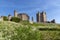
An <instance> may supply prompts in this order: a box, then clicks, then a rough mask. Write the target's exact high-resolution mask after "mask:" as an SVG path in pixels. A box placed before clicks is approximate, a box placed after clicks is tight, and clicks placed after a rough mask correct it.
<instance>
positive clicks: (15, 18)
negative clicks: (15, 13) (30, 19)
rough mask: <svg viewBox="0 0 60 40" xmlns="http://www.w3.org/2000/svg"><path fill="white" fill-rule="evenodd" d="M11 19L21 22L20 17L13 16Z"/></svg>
mask: <svg viewBox="0 0 60 40" xmlns="http://www.w3.org/2000/svg"><path fill="white" fill-rule="evenodd" d="M11 21H13V22H20V18H17V17H12V18H11Z"/></svg>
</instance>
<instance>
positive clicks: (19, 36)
mask: <svg viewBox="0 0 60 40" xmlns="http://www.w3.org/2000/svg"><path fill="white" fill-rule="evenodd" d="M40 28H57V29H60V25H58V24H53V23H52V24H51V23H50V24H47V23H39V24H37V23H34V24H30V23H29V22H25V21H21V22H20V23H15V22H10V21H3V22H0V40H59V39H60V31H58V30H56V31H54V30H53V31H49V30H43V31H42V30H39V29H40Z"/></svg>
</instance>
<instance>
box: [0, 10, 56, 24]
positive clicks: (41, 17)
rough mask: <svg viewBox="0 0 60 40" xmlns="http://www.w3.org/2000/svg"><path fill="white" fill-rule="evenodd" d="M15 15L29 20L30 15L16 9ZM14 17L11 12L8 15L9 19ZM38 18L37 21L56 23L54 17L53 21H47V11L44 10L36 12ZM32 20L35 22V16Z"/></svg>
mask: <svg viewBox="0 0 60 40" xmlns="http://www.w3.org/2000/svg"><path fill="white" fill-rule="evenodd" d="M14 17H17V18H20V19H21V20H26V21H29V18H30V17H29V16H28V15H27V14H26V13H18V12H17V11H16V10H14ZM11 18H12V16H11V15H10V14H9V15H8V20H9V21H10V20H11ZM0 20H3V17H0ZM36 20H37V23H41V22H42V23H55V19H53V20H52V21H47V17H46V12H45V11H42V12H39V11H38V13H37V14H36ZM32 22H34V20H33V17H32Z"/></svg>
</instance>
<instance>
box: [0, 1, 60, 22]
mask: <svg viewBox="0 0 60 40" xmlns="http://www.w3.org/2000/svg"><path fill="white" fill-rule="evenodd" d="M14 10H16V11H17V12H18V13H20V12H25V13H27V14H28V15H29V16H30V20H31V17H32V16H33V17H34V21H36V13H37V12H38V11H40V12H42V11H46V14H47V20H48V21H50V20H52V19H55V20H56V23H60V0H0V16H7V15H8V14H11V15H12V16H13V13H14Z"/></svg>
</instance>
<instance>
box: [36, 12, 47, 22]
mask: <svg viewBox="0 0 60 40" xmlns="http://www.w3.org/2000/svg"><path fill="white" fill-rule="evenodd" d="M36 17H37V22H46V21H47V18H46V12H44V11H43V12H41V13H40V12H38V13H37V14H36Z"/></svg>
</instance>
